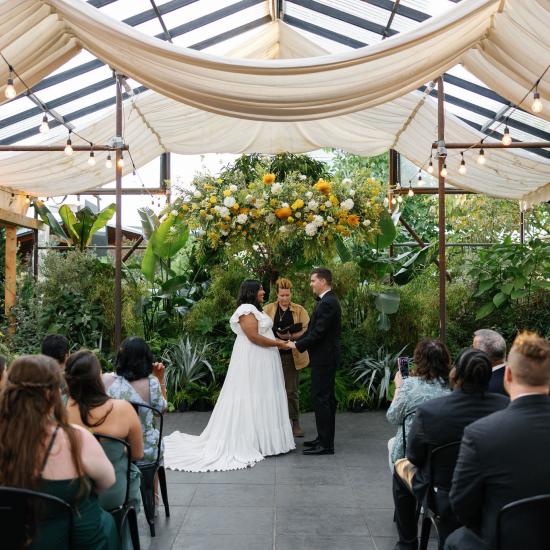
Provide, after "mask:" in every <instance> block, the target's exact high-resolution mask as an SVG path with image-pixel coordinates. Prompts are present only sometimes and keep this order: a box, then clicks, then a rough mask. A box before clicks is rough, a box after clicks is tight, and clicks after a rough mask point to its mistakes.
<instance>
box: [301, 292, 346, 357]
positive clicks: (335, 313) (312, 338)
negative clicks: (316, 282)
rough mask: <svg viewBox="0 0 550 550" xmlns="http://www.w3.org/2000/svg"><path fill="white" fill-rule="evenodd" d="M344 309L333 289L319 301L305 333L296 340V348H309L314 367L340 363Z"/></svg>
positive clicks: (302, 350) (302, 349)
mask: <svg viewBox="0 0 550 550" xmlns="http://www.w3.org/2000/svg"><path fill="white" fill-rule="evenodd" d="M341 325H342V310H341V308H340V302H338V298H336V296H335V294H334V293H333V292H332V291H329V292H327V293H326V294H325V295H324V296H323V297H322V298H321V300H320V301H319V302H318V303H317V306H316V307H315V310H314V311H313V313H312V315H311V319H310V320H309V325H308V327H307V331H306V332H305V334H304V335H303V336H302V337H301V338H299V339H298V340H297V341H296V349H297V350H298V351H299V352H300V353H302V352H304V351H306V350H307V352H308V353H309V362H310V364H311V366H312V367H315V366H331V365H334V366H335V367H338V366H339V365H340V333H341Z"/></svg>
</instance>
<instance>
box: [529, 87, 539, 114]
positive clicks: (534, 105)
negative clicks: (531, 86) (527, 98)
mask: <svg viewBox="0 0 550 550" xmlns="http://www.w3.org/2000/svg"><path fill="white" fill-rule="evenodd" d="M531 109H532V110H533V113H542V100H541V99H540V94H539V92H538V90H537V89H536V88H535V93H534V94H533V103H532V104H531Z"/></svg>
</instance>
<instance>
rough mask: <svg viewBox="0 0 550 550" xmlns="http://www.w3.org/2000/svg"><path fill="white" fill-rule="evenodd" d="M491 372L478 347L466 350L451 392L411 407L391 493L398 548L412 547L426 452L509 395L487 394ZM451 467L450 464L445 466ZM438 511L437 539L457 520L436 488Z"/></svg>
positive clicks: (426, 479) (455, 437) (426, 478)
mask: <svg viewBox="0 0 550 550" xmlns="http://www.w3.org/2000/svg"><path fill="white" fill-rule="evenodd" d="M490 377H491V361H490V360H489V357H488V356H487V355H486V354H485V353H483V352H482V351H479V350H474V349H470V348H469V349H465V350H464V351H463V352H462V353H461V354H460V355H459V357H458V359H457V360H456V364H455V366H454V367H453V369H452V370H451V373H450V380H451V383H452V384H453V392H452V393H451V394H450V395H446V396H444V397H439V398H436V399H431V400H430V401H426V402H425V403H423V404H422V405H420V406H419V407H418V408H417V409H416V415H415V418H414V421H413V423H412V426H411V429H410V431H409V435H408V437H407V458H403V459H400V460H398V461H397V462H396V464H395V470H394V476H393V498H394V504H395V519H396V524H397V530H398V532H399V542H398V543H397V546H396V548H397V549H399V550H405V549H406V550H416V549H417V548H418V540H417V518H416V507H417V501H420V502H422V501H423V499H424V497H425V494H426V489H427V487H428V485H429V483H430V453H431V451H432V450H433V449H435V448H436V447H439V446H441V445H445V444H447V443H453V442H455V441H460V440H461V439H462V433H463V431H464V428H465V427H466V426H467V425H468V424H470V423H472V422H474V421H475V420H478V419H479V418H482V417H484V416H487V415H488V414H491V413H493V412H495V411H498V410H500V409H504V408H505V407H506V406H507V405H508V403H509V400H508V399H507V398H506V397H504V396H502V395H497V394H489V393H487V385H488V383H489V378H490ZM449 466H450V467H451V468H452V467H453V466H454V464H450V465H449ZM437 507H438V512H440V514H441V516H442V523H441V529H440V538H441V539H442V540H444V539H445V537H446V536H447V535H448V533H449V532H451V531H452V530H453V529H455V528H456V527H457V526H458V525H457V523H456V519H455V518H454V516H453V514H452V513H450V510H449V501H448V494H444V491H442V490H439V491H438V493H437Z"/></svg>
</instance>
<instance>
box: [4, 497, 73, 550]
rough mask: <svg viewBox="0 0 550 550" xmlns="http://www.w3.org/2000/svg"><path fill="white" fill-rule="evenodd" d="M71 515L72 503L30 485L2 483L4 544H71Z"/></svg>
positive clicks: (60, 548) (15, 549)
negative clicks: (7, 484) (24, 486)
mask: <svg viewBox="0 0 550 550" xmlns="http://www.w3.org/2000/svg"><path fill="white" fill-rule="evenodd" d="M72 519H73V515H72V510H71V507H70V505H69V504H68V503H67V502H65V501H64V500H61V499H60V498H57V497H54V496H52V495H49V494H47V493H40V492H38V491H31V490H29V489H18V488H16V487H0V532H1V533H2V548H10V550H20V549H21V550H22V549H36V550H40V549H41V548H44V547H46V546H47V547H48V548H54V547H55V548H56V550H65V549H68V548H71V534H72ZM52 537H55V540H53V539H52ZM46 539H47V540H46ZM41 541H43V544H44V545H43V544H41ZM46 543H47V544H46ZM50 544H51V545H52V546H49V545H50Z"/></svg>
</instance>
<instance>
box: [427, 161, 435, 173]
mask: <svg viewBox="0 0 550 550" xmlns="http://www.w3.org/2000/svg"><path fill="white" fill-rule="evenodd" d="M433 173H434V163H433V162H432V159H430V164H428V174H433Z"/></svg>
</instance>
